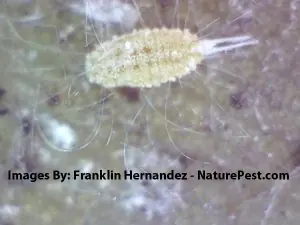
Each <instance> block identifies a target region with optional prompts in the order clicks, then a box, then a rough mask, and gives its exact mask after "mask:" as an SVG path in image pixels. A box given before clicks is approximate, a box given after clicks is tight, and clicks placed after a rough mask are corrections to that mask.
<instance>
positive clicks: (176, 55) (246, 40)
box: [86, 28, 258, 88]
mask: <svg viewBox="0 0 300 225" xmlns="http://www.w3.org/2000/svg"><path fill="white" fill-rule="evenodd" d="M226 43H227V45H226ZM256 43H258V42H257V41H256V40H255V39H253V38H251V37H249V36H238V37H231V38H221V39H212V40H199V38H198V36H197V35H195V34H192V33H191V32H190V31H189V30H187V29H185V30H180V29H167V28H161V29H153V30H150V29H142V30H138V31H136V30H135V31H133V32H132V33H129V34H125V35H122V36H119V37H114V38H113V40H111V41H106V42H103V43H101V44H99V45H97V46H96V49H95V50H94V51H92V52H91V53H89V54H87V56H86V73H87V77H88V80H89V81H90V82H91V83H96V84H99V85H102V86H103V87H106V88H114V87H122V86H127V87H135V88H145V87H147V88H150V87H155V86H159V85H161V84H163V83H166V82H168V81H175V80H176V79H178V78H181V77H183V76H185V75H188V74H189V73H190V72H192V71H193V70H195V69H196V67H197V64H199V63H200V62H201V61H202V60H203V59H204V58H206V57H207V56H209V55H213V54H216V53H218V52H221V51H228V50H232V49H235V48H239V47H243V46H247V45H253V44H256ZM221 44H225V45H223V46H221V47H218V45H221Z"/></svg>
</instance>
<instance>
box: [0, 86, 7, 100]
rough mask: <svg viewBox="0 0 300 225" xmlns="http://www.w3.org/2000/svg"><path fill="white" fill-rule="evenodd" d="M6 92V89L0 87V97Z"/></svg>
mask: <svg viewBox="0 0 300 225" xmlns="http://www.w3.org/2000/svg"><path fill="white" fill-rule="evenodd" d="M5 94H6V90H5V89H4V88H1V87H0V98H2V97H3V96H4V95H5Z"/></svg>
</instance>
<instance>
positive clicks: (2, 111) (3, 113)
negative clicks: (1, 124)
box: [0, 107, 9, 116]
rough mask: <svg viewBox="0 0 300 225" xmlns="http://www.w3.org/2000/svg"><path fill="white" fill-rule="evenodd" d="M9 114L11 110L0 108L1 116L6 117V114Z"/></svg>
mask: <svg viewBox="0 0 300 225" xmlns="http://www.w3.org/2000/svg"><path fill="white" fill-rule="evenodd" d="M8 113H9V109H8V108H6V107H3V108H1V107H0V116H5V115H6V114H8Z"/></svg>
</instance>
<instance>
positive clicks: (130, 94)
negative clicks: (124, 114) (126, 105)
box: [117, 87, 140, 102]
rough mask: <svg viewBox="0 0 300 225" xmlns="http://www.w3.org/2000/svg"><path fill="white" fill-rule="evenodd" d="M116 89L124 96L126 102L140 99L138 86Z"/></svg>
mask: <svg viewBox="0 0 300 225" xmlns="http://www.w3.org/2000/svg"><path fill="white" fill-rule="evenodd" d="M117 91H118V92H119V93H120V94H121V95H122V96H124V97H125V98H126V99H127V101H128V102H138V101H140V89H139V88H130V87H121V88H117Z"/></svg>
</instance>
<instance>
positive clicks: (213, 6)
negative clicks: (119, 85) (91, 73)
mask: <svg viewBox="0 0 300 225" xmlns="http://www.w3.org/2000/svg"><path fill="white" fill-rule="evenodd" d="M299 11H300V1H298V0H285V1H271V0H269V1H267V0H265V1H247V0H239V1H237V0H222V1H219V0H218V1H217V0H157V1H156V0H133V1H125V0H84V1H83V0H77V1H76V0H74V1H59V0H57V1H55V0H40V1H31V0H10V1H0V71H1V74H0V128H1V129H0V150H1V151H0V154H1V155H0V158H1V167H0V168H1V172H2V176H1V181H0V189H1V192H0V200H1V201H0V203H1V205H0V224H1V225H19V224H30V225H35V224H43V225H47V224H56V225H59V224H74V225H75V224H81V225H97V224H126V225H127V224H128V225H129V224H138V225H140V224H178V225H179V224H180V225H181V224H189V225H192V224H203V225H206V224H207V225H208V224H216V225H217V224H220V225H224V224H228V225H229V224H243V225H244V224H245V225H247V224H249V225H253V224H261V225H267V224H274V225H275V224H291V225H293V224H295V225H296V224H299V220H300V218H299V210H300V200H299V199H300V191H299V188H298V187H299V182H300V180H299V173H300V172H299V169H298V166H299V162H300V76H299V71H300V64H299V63H298V59H299V57H300V49H299V46H300V45H299V34H300V31H299V29H300V16H299V15H300V12H299ZM154 27H158V28H159V27H168V28H182V29H183V28H188V29H190V30H191V31H192V32H194V33H197V34H198V36H199V39H200V40H201V38H204V37H205V38H216V37H218V38H219V37H228V36H234V35H243V34H248V35H251V36H253V37H255V38H256V39H258V40H259V42H260V43H259V45H257V46H252V47H248V48H244V49H239V50H236V51H234V52H230V53H227V54H220V55H219V56H218V57H215V58H212V59H208V60H205V61H204V62H203V64H202V65H199V68H198V69H197V71H195V72H194V73H192V74H190V75H189V76H186V77H184V78H183V79H181V80H180V81H178V82H175V83H172V84H165V85H162V86H161V87H159V88H153V89H145V90H140V92H139V91H138V90H130V89H127V88H123V89H119V90H115V89H114V90H107V89H105V88H102V87H100V86H97V85H90V84H89V83H88V82H87V80H86V78H85V76H84V72H85V71H84V69H85V68H84V62H85V54H86V53H88V52H89V51H91V50H92V49H93V47H94V45H95V44H98V43H99V42H100V43H101V42H103V41H105V40H110V39H111V38H112V36H113V35H120V34H124V33H128V32H131V31H132V29H134V28H135V29H138V28H154ZM63 149H65V150H68V151H67V152H63V151H62V150H63ZM79 150H80V151H79ZM124 168H128V169H134V170H136V171H144V170H146V171H152V172H166V171H169V170H170V169H175V170H177V171H182V172H183V171H188V172H195V171H196V170H198V169H205V170H207V171H213V170H217V171H219V172H235V171H236V170H239V169H240V170H244V171H246V172H257V171H261V172H263V173H267V172H289V173H290V180H289V181H280V180H277V181H275V180H273V181H272V180H270V181H267V180H261V181H258V180H256V181H253V180H252V181H251V180H250V181H246V180H240V181H233V180H228V181H197V180H189V181H183V182H178V181H172V182H164V181H157V182H142V181H131V182H126V181H124V180H121V181H80V180H77V181H74V180H68V181H65V182H63V183H60V182H58V181H53V180H48V181H38V182H34V183H31V182H26V181H23V182H22V181H10V180H7V171H8V170H12V171H15V172H52V171H53V170H54V169H58V170H60V171H62V172H72V171H73V170H74V169H80V170H82V171H83V172H84V171H85V172H97V171H98V170H99V169H104V170H106V169H110V170H114V171H115V172H119V171H122V170H123V169H124Z"/></svg>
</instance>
